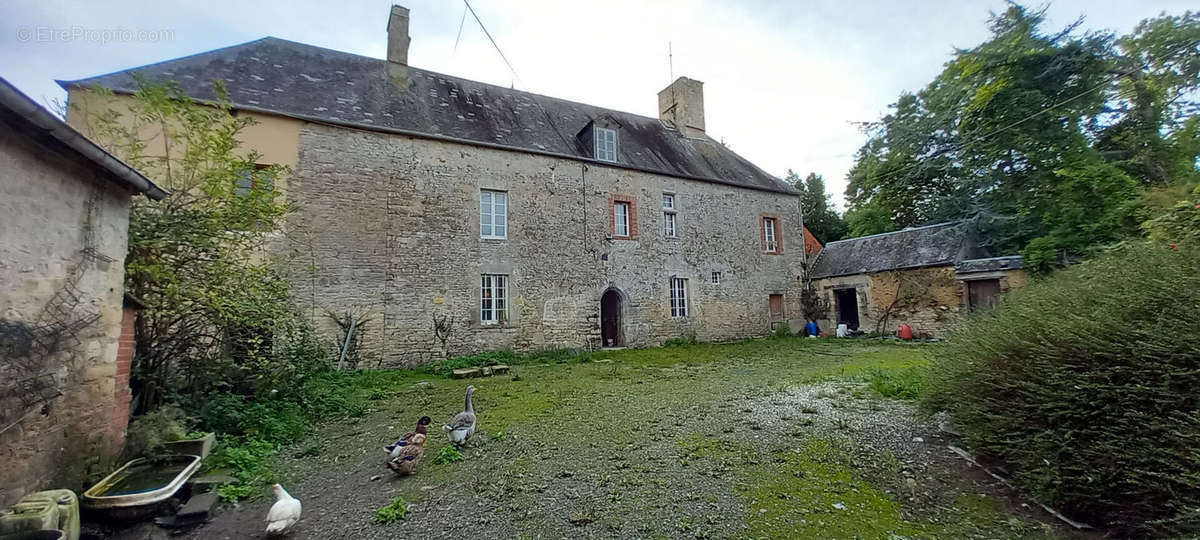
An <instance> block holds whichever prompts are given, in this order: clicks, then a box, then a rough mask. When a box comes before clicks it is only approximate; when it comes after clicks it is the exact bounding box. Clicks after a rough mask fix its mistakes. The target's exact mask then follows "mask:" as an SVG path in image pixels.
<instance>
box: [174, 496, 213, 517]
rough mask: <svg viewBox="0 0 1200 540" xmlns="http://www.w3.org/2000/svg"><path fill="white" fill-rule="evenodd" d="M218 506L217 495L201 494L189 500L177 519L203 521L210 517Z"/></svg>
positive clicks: (180, 510) (176, 515) (178, 513)
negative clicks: (210, 513)
mask: <svg viewBox="0 0 1200 540" xmlns="http://www.w3.org/2000/svg"><path fill="white" fill-rule="evenodd" d="M216 505H217V494H216V493H201V494H199V495H193V496H192V498H190V499H188V502H187V503H184V505H183V506H182V507H181V508H180V509H179V512H177V513H176V514H175V517H176V518H178V519H181V520H192V519H203V518H206V517H208V513H209V512H211V511H212V509H213V507H214V506H216Z"/></svg>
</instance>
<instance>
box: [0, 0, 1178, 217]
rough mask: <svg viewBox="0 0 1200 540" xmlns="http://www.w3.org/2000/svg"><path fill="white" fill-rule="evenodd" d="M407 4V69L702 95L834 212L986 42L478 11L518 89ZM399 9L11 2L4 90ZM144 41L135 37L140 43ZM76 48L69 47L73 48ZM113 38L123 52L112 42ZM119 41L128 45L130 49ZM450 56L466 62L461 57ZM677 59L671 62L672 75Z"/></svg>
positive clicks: (754, 6) (934, 34)
mask: <svg viewBox="0 0 1200 540" xmlns="http://www.w3.org/2000/svg"><path fill="white" fill-rule="evenodd" d="M399 1H400V2H401V3H404V5H406V6H407V7H409V8H410V9H411V11H412V22H411V24H412V28H411V34H412V38H413V43H412V48H411V50H410V55H409V59H410V62H411V63H412V64H413V65H416V66H419V67H422V68H425V69H429V70H433V71H439V72H443V73H448V74H453V75H457V76H461V77H466V78H470V79H475V80H481V81H485V82H490V83H494V84H500V85H505V86H507V85H514V86H516V87H518V88H520V89H523V90H528V91H532V92H536V93H539V94H544V95H550V96H554V97H559V98H563V99H570V100H575V101H582V102H586V103H592V104H595V105H600V106H604V107H609V108H614V109H620V110H625V111H629V112H633V113H638V114H643V115H647V116H655V115H656V114H657V111H656V107H657V101H656V99H657V98H656V96H657V93H658V91H659V90H661V89H662V88H663V87H665V86H666V85H667V84H669V83H670V81H671V75H672V71H673V74H674V76H681V75H686V76H688V77H691V78H694V79H698V80H701V81H703V82H704V83H705V85H704V92H705V96H704V97H705V108H706V120H707V124H708V132H709V134H710V135H711V136H713V137H714V138H716V139H718V140H724V141H726V143H728V144H729V145H730V146H731V147H732V148H733V149H734V150H736V151H737V152H739V153H741V154H742V155H744V156H745V157H747V158H748V159H750V160H752V161H754V162H755V163H757V164H758V165H759V166H761V167H763V168H764V169H766V170H767V171H768V172H771V173H773V174H776V175H779V176H782V175H784V174H785V173H786V171H787V170H788V169H789V168H790V169H793V170H795V171H796V172H798V173H800V174H807V173H808V172H817V173H820V174H822V175H823V176H824V177H825V179H826V181H827V182H828V183H829V186H828V190H829V192H830V193H832V194H834V197H835V199H836V200H838V201H839V202H840V200H841V196H842V191H843V190H844V188H845V175H846V172H847V171H848V170H849V168H850V166H851V165H852V163H853V155H854V152H855V151H856V150H857V149H858V147H859V146H861V144H862V143H863V141H864V137H863V135H862V134H861V133H860V132H859V130H858V129H857V128H856V127H855V126H854V124H853V122H859V121H868V120H874V119H877V118H879V117H880V116H881V115H882V114H884V113H885V112H886V110H887V106H888V104H889V103H891V102H893V101H894V100H895V99H896V97H897V96H898V95H899V93H900V92H901V91H902V90H910V91H913V90H917V89H919V88H920V87H921V86H923V85H924V84H925V83H926V82H928V81H929V80H931V79H932V78H933V77H934V76H935V75H936V74H937V73H938V72H939V71H940V70H941V66H942V64H943V63H945V62H946V61H947V60H948V59H949V58H950V55H951V53H952V51H953V47H955V46H958V47H969V46H972V45H974V44H976V43H978V42H980V41H982V40H983V39H985V38H986V36H987V28H986V24H985V23H986V19H987V16H988V11H989V10H1002V9H1004V6H1005V4H1004V3H1003V2H1002V1H998V0H995V1H994V0H986V1H976V2H959V1H952V0H947V1H941V2H907V3H906V2H894V1H886V0H872V1H858V2H852V3H848V2H844V1H835V0H810V1H805V2H788V1H778V2H763V1H746V2H720V1H716V0H711V1H685V0H663V1H646V0H608V1H606V2H561V1H551V0H531V1H525V2H515V1H514V2H500V1H495V0H474V1H473V2H472V6H473V7H474V8H475V10H476V11H477V12H478V14H479V16H480V18H482V19H483V22H484V24H486V25H487V28H488V30H489V31H490V32H491V34H492V36H493V37H494V38H495V39H496V41H497V42H498V44H499V45H500V47H501V48H502V49H503V51H504V54H505V55H506V56H507V57H508V58H509V60H510V61H511V62H512V64H513V66H514V67H515V68H516V70H517V73H518V75H519V80H517V77H514V76H513V75H512V74H511V73H510V72H509V70H508V68H507V67H506V66H505V65H504V62H503V61H501V60H500V58H499V56H498V55H497V54H496V51H495V49H494V48H493V47H492V44H491V43H490V42H489V41H488V39H487V38H486V37H485V36H484V34H483V32H482V31H481V30H480V28H479V26H478V25H477V24H476V23H475V22H474V20H473V19H472V18H471V17H470V16H469V15H468V16H467V18H466V21H465V24H463V25H462V35H461V37H460V38H458V31H459V25H460V22H462V21H463V13H464V12H463V5H462V4H461V3H458V2H447V1H445V0H417V1H405V0H399ZM389 4H390V2H377V3H376V2H370V3H361V2H340V3H337V4H336V5H332V4H330V3H328V2H325V1H318V0H299V1H285V0H271V1H263V2H246V1H244V0H237V1H233V0H206V1H205V2H195V3H168V2H163V3H147V2H142V1H134V0H119V1H113V2H95V1H90V0H70V1H66V0H60V1H50V2H47V1H40V2H36V1H32V0H18V1H15V2H12V1H10V2H5V3H4V4H3V5H0V66H3V68H2V69H3V71H2V73H0V75H2V76H4V77H5V78H7V79H9V80H10V81H12V82H13V83H14V84H16V85H17V86H18V87H19V88H21V89H22V90H23V91H25V92H26V93H28V94H29V95H31V96H32V97H34V99H37V100H39V101H43V102H48V101H49V100H51V99H55V98H58V99H62V98H64V97H65V96H64V93H63V92H62V91H61V90H60V89H59V88H58V87H57V86H56V85H55V84H54V83H53V80H54V79H74V78H82V77H87V76H92V75H97V74H101V73H107V72H111V71H116V70H120V69H127V68H130V67H134V66H138V65H142V64H146V63H151V62H156V61H161V60H167V59H171V58H176V57H179V56H184V55H188V54H194V53H197V52H202V51H205V50H210V49H214V48H218V47H224V46H228V45H232V44H236V43H241V42H245V41H250V40H253V39H257V38H260V37H263V36H266V35H273V36H276V37H281V38H285V39H291V40H294V41H300V42H304V43H310V44H313V45H319V46H322V47H329V48H333V49H338V50H343V51H347V52H353V53H358V54H365V55H369V56H375V57H383V56H384V54H385V43H386V42H385V37H386V25H387V13H388V6H389ZM1188 7H1189V3H1187V2H1175V1H1163V2H1158V3H1150V2H1139V3H1137V4H1130V3H1128V2H1124V1H1118V0H1100V1H1086V0H1069V1H1059V2H1057V3H1055V4H1054V5H1053V6H1052V7H1051V8H1050V11H1049V15H1050V24H1051V25H1052V26H1062V25H1064V24H1066V23H1069V22H1071V21H1073V20H1074V19H1075V18H1077V17H1078V16H1080V15H1082V14H1085V13H1086V14H1087V15H1088V20H1087V22H1086V24H1085V27H1087V28H1090V29H1099V28H1110V29H1115V30H1118V31H1128V30H1129V29H1131V28H1132V27H1133V25H1134V24H1136V23H1137V21H1138V20H1140V19H1142V18H1145V17H1150V16H1154V15H1156V14H1158V13H1159V12H1161V11H1168V12H1182V11H1184V10H1185V9H1188ZM76 27H78V28H84V29H88V30H91V31H92V32H93V33H92V34H91V35H93V36H95V35H100V34H99V33H98V32H103V31H105V30H109V31H115V30H124V31H126V32H132V34H129V35H133V36H137V35H145V33H146V32H155V31H169V32H170V39H165V40H164V39H159V40H156V41H153V42H151V41H146V40H138V39H124V40H120V41H109V42H104V43H101V42H98V40H97V38H85V37H67V38H65V39H50V40H36V39H24V40H22V39H20V35H21V32H22V29H37V28H49V29H52V30H54V29H56V30H64V29H66V30H72V29H74V28H76ZM139 33H141V34H139ZM71 35H74V34H71ZM109 35H113V34H111V32H110V34H109ZM122 35H124V34H122ZM456 38H458V44H457V47H456V46H455V41H456ZM668 43H669V44H670V49H671V51H672V53H673V55H672V58H671V59H670V60H669V59H668V55H667V51H668Z"/></svg>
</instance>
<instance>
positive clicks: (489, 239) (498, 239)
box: [479, 236, 508, 242]
mask: <svg viewBox="0 0 1200 540" xmlns="http://www.w3.org/2000/svg"><path fill="white" fill-rule="evenodd" d="M479 239H480V240H483V241H485V242H507V241H508V237H507V236H480V237H479Z"/></svg>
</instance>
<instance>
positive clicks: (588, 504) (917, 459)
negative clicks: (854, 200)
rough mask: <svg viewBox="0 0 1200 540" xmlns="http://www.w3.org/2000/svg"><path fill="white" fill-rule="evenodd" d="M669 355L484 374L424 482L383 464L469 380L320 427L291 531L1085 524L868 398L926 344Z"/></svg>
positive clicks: (1005, 532)
mask: <svg viewBox="0 0 1200 540" xmlns="http://www.w3.org/2000/svg"><path fill="white" fill-rule="evenodd" d="M796 341H798V340H796ZM831 346H832V345H824V344H817V345H807V344H806V345H805V347H831ZM721 347H725V348H724V349H722V348H721ZM689 349H695V350H694V351H692V352H691V353H689V352H688V351H689ZM663 351H668V353H661V354H660V355H659V356H653V354H654V353H652V352H645V351H628V352H625V351H622V352H621V353H614V355H613V356H612V359H611V361H608V362H594V363H588V364H571V365H550V366H528V367H520V368H518V370H517V373H518V374H519V377H516V378H515V379H518V380H510V379H509V378H507V377H505V378H491V379H480V380H475V381H472V382H473V384H475V385H476V386H477V387H479V390H478V392H477V393H476V398H477V402H476V407H477V409H478V412H479V418H480V431H479V432H477V434H476V436H475V437H474V438H473V439H472V440H471V443H470V445H469V446H468V448H467V449H466V450H465V451H464V455H465V459H464V460H463V461H462V462H459V463H450V464H437V463H434V462H433V460H432V457H433V456H434V455H435V454H436V453H437V452H438V450H439V449H440V448H441V446H442V444H443V443H442V441H444V436H443V435H442V434H441V433H440V431H438V432H436V433H435V432H434V430H432V429H431V435H432V437H431V439H432V440H433V441H434V442H433V443H432V444H431V445H430V446H429V447H428V449H427V452H426V455H425V459H424V461H423V463H422V468H421V471H420V473H419V474H417V475H416V476H413V477H408V478H397V477H394V476H392V475H391V474H390V473H389V472H388V471H387V470H386V469H385V468H384V467H383V456H384V454H383V451H382V450H381V449H380V447H381V446H382V445H384V444H386V443H387V442H389V441H390V440H394V438H395V436H396V434H398V433H401V432H403V431H405V430H406V429H407V428H408V424H409V423H410V422H411V420H412V419H415V418H416V417H418V416H419V415H420V414H430V415H431V416H433V417H434V418H435V422H434V426H440V423H439V421H438V420H439V419H441V420H443V421H444V419H447V418H449V416H450V415H452V414H453V413H454V412H455V411H457V410H459V409H461V406H462V405H461V401H460V400H461V392H462V388H463V387H465V386H466V383H465V382H463V381H451V380H443V379H436V380H432V381H431V382H432V387H431V388H422V387H404V388H394V389H389V392H390V393H389V397H388V398H387V399H385V400H382V401H380V402H377V406H376V407H375V410H373V411H372V412H370V413H369V414H368V415H366V416H364V417H363V418H359V419H354V420H351V421H346V422H340V423H332V424H329V425H326V426H323V427H322V428H321V429H320V430H319V432H318V433H316V434H314V436H312V437H311V438H310V439H309V440H307V441H304V442H303V443H301V444H299V445H297V446H296V447H295V448H293V449H290V450H287V451H285V452H283V453H282V455H281V458H280V460H279V464H278V468H279V471H280V475H281V478H282V480H283V483H284V484H285V486H286V487H287V488H288V490H289V491H290V492H291V493H292V494H293V495H294V496H296V497H297V498H299V499H301V500H302V501H303V504H304V517H303V519H302V520H301V522H300V523H299V525H298V526H297V527H296V529H295V530H294V532H293V533H292V534H291V537H292V538H353V539H374V538H379V539H382V538H397V537H435V538H436V537H465V536H473V537H485V538H490V537H524V538H562V537H573V538H592V537H596V538H599V537H604V538H611V537H623V538H635V537H652V536H653V537H674V538H710V537H711V538H728V537H747V536H754V535H763V536H781V535H782V536H795V537H814V536H825V537H855V536H857V537H863V538H872V537H888V536H893V537H903V536H905V534H906V533H905V531H910V532H911V531H918V532H917V533H913V534H915V535H916V536H921V537H954V538H959V537H980V538H1008V537H1013V536H1033V537H1056V536H1063V535H1066V534H1067V533H1068V531H1064V530H1063V529H1062V528H1060V527H1058V526H1057V525H1056V524H1055V523H1053V521H1052V520H1051V519H1050V518H1048V517H1046V516H1043V515H1040V514H1039V513H1038V512H1034V511H1033V510H1031V509H1029V508H1028V507H1025V506H1022V502H1021V500H1020V499H1019V498H1017V497H1015V496H1014V495H1013V494H1010V493H1006V492H1005V491H1004V490H1003V489H1001V488H999V487H998V486H996V485H994V483H993V482H991V481H990V478H987V477H986V476H984V475H982V474H980V473H978V472H977V471H972V470H971V469H969V468H968V467H967V466H966V465H965V464H963V463H962V461H961V460H959V459H957V458H955V457H954V456H953V455H952V454H950V453H949V452H948V451H947V450H946V445H947V442H948V441H947V440H946V439H945V438H944V435H945V434H944V433H941V432H940V431H939V430H938V427H937V423H936V422H934V421H923V420H920V419H919V418H918V416H917V415H916V413H915V411H914V409H913V407H912V406H911V405H910V404H908V403H906V402H900V401H894V400H888V399H883V398H879V397H875V396H873V395H871V393H870V391H869V389H867V388H866V386H865V385H864V384H863V383H862V382H860V381H861V377H856V376H855V375H854V373H861V372H862V370H864V369H868V368H871V367H872V366H877V365H878V366H884V367H895V365H896V362H894V361H893V359H894V357H897V356H900V357H903V358H905V359H906V360H904V361H903V362H900V364H903V365H907V364H908V363H920V361H921V360H920V359H921V353H919V352H917V353H914V352H913V350H912V348H911V347H910V348H896V347H888V346H878V347H857V348H854V349H852V350H850V351H849V353H846V354H838V355H836V356H835V357H830V356H825V355H819V354H818V355H812V354H807V353H805V351H804V350H803V349H802V348H800V347H799V346H798V345H795V344H794V341H789V340H784V342H783V343H782V344H779V345H771V344H769V343H768V344H767V345H754V344H751V345H727V346H702V347H701V348H694V347H693V348H683V349H677V350H674V351H672V350H671V349H663ZM664 355H665V356H664ZM842 357H845V358H842ZM901 367H903V366H901ZM847 373H849V375H848V374H847ZM856 379H857V380H856ZM826 447H828V448H832V449H833V450H832V451H825V450H823V451H822V452H823V453H814V450H813V449H814V448H826ZM301 455H303V456H311V457H296V456H301ZM831 456H832V457H831ZM806 475H807V476H806ZM864 494H869V495H870V497H866V498H863V497H860V496H863V495H864ZM397 496H400V497H403V498H404V500H405V501H408V502H409V503H410V507H409V514H408V516H407V518H406V519H404V520H402V521H397V522H394V523H391V524H386V525H385V524H377V523H374V522H373V517H374V515H375V512H376V509H378V508H380V507H382V506H384V505H387V504H388V503H390V502H391V501H392V500H393V499H394V498H395V497H397ZM854 497H859V498H861V499H862V500H861V501H859V499H855V498H854ZM967 500H969V501H973V502H971V503H970V504H967V503H965V502H964V501H967ZM843 501H846V502H843ZM855 501H859V502H855ZM979 501H983V502H982V503H980V502H979ZM269 504H270V501H266V500H260V501H257V502H251V503H246V504H242V505H240V506H239V507H237V508H228V509H224V510H222V511H221V512H220V513H219V514H218V515H217V516H216V517H215V518H214V519H213V520H212V521H211V522H210V523H208V524H207V525H205V526H203V527H201V528H199V529H197V530H194V531H191V532H190V533H188V534H186V535H184V537H186V538H195V539H201V538H203V539H222V538H228V539H234V538H259V537H262V532H261V531H262V528H263V516H264V515H265V513H266V509H267V507H268V506H269ZM838 505H841V507H842V508H839V507H838ZM806 527H808V528H806Z"/></svg>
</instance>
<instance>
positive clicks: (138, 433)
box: [125, 405, 189, 458]
mask: <svg viewBox="0 0 1200 540" xmlns="http://www.w3.org/2000/svg"><path fill="white" fill-rule="evenodd" d="M188 423H189V422H188V418H187V416H185V415H184V412H183V410H181V409H179V408H178V407H174V406H171V405H164V406H162V407H159V408H157V409H155V410H153V411H151V412H148V413H146V414H143V415H141V416H139V417H137V418H134V419H133V421H132V422H131V423H130V424H129V430H128V432H127V435H126V439H125V454H126V455H127V456H130V457H134V456H148V457H151V458H153V457H156V456H158V455H160V454H161V453H162V452H163V448H164V447H163V444H164V443H167V442H171V441H178V440H181V439H185V438H187V433H188Z"/></svg>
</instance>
